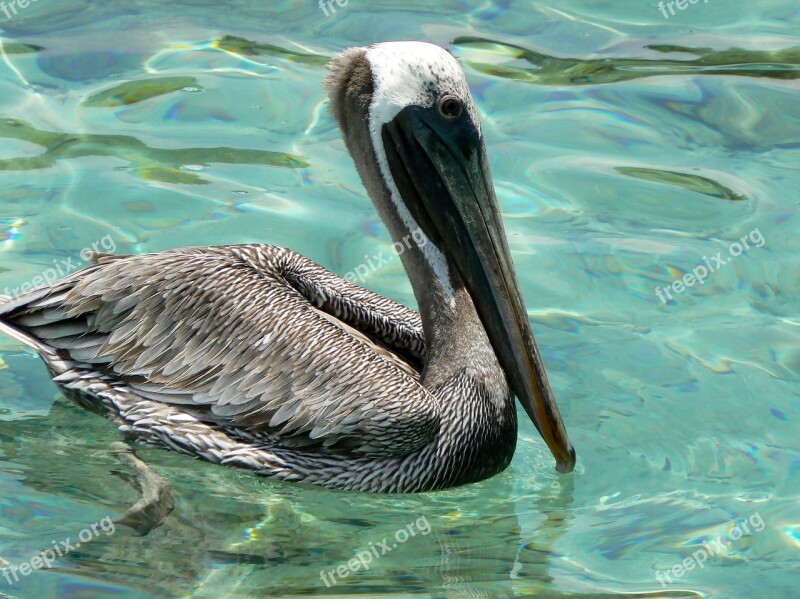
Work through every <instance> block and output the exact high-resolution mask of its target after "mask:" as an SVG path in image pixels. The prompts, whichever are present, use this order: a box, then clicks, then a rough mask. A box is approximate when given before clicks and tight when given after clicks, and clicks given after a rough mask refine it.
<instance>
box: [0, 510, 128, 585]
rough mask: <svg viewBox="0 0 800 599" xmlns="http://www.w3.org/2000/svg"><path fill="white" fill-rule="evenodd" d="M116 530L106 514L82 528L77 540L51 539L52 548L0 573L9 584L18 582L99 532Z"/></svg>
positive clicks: (50, 564) (48, 565) (111, 532)
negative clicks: (21, 577) (22, 577)
mask: <svg viewBox="0 0 800 599" xmlns="http://www.w3.org/2000/svg"><path fill="white" fill-rule="evenodd" d="M116 530H117V529H116V527H115V526H114V521H113V520H112V519H111V518H110V517H109V516H106V517H105V518H103V519H102V520H100V521H99V522H95V523H94V524H92V525H91V526H89V527H88V528H84V529H83V530H82V531H80V532H79V533H78V540H77V541H75V542H74V543H73V542H72V537H67V539H66V540H64V541H58V542H56V541H51V543H52V544H53V548H52V549H45V550H44V551H40V552H39V553H38V554H36V555H34V556H33V557H32V558H31V559H29V560H28V561H27V562H24V563H22V564H19V565H18V566H8V567H6V568H3V569H2V570H0V574H2V575H3V578H5V579H6V582H7V583H8V584H9V585H13V584H14V583H15V582H19V580H20V576H29V575H30V574H32V573H33V572H36V570H41V569H42V568H46V569H49V568H52V567H53V564H54V563H55V561H56V560H57V559H58V558H60V557H64V556H65V555H67V554H68V553H69V552H70V551H74V550H75V549H78V548H79V547H80V546H81V543H88V542H89V541H91V540H92V539H94V538H95V537H99V536H100V533H101V532H104V533H105V535H106V536H111V535H113V534H114V533H115V532H116Z"/></svg>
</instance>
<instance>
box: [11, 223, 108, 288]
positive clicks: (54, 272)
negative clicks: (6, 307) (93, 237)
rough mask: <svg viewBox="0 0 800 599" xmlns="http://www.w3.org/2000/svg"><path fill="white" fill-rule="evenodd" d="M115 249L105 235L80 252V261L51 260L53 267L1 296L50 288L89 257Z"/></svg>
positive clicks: (68, 259) (70, 259)
mask: <svg viewBox="0 0 800 599" xmlns="http://www.w3.org/2000/svg"><path fill="white" fill-rule="evenodd" d="M116 249H117V244H116V243H114V239H113V238H112V237H111V235H106V236H105V237H103V238H102V239H99V240H98V241H95V242H94V243H92V244H91V246H89V247H87V248H84V249H83V250H81V252H80V259H76V258H74V257H73V256H70V257H68V258H66V259H60V258H57V259H55V260H53V266H52V267H51V268H46V269H45V270H43V271H42V273H41V274H39V275H36V276H35V277H33V278H32V279H31V280H30V281H28V282H27V283H23V284H22V285H20V286H19V287H6V288H5V289H3V295H8V296H10V297H16V296H18V295H20V294H22V293H27V292H28V291H33V290H34V289H38V288H39V287H44V286H45V285H47V286H48V287H52V286H53V283H55V282H56V281H58V280H59V279H61V278H63V277H66V276H67V275H68V274H70V273H72V272H74V271H76V270H78V269H80V268H81V267H82V266H83V265H84V264H85V263H87V262H89V259H90V258H91V255H92V254H94V253H96V252H101V251H103V252H112V253H113V252H114V251H116Z"/></svg>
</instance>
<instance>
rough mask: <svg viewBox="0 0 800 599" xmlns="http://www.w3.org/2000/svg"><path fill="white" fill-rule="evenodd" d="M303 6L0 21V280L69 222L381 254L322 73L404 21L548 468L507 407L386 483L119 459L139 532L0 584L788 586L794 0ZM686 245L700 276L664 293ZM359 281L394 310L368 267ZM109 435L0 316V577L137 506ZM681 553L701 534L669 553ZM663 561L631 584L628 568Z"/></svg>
mask: <svg viewBox="0 0 800 599" xmlns="http://www.w3.org/2000/svg"><path fill="white" fill-rule="evenodd" d="M15 6H16V5H15ZM334 9H335V12H333V10H334ZM326 10H327V11H328V16H326V15H325V13H324V12H323V10H322V9H320V7H319V6H318V5H317V3H316V2H315V1H314V0H308V1H294V0H293V1H283V2H266V1H255V0H253V1H244V0H229V1H227V2H218V1H214V2H212V1H210V0H182V1H174V2H156V1H153V0H141V1H131V0H128V1H126V2H121V1H118V0H104V2H93V3H85V2H78V1H76V0H38V1H37V2H34V3H31V4H30V5H29V6H27V7H26V8H19V9H18V12H17V14H16V15H13V14H11V18H10V19H8V18H7V17H6V16H5V15H4V14H3V13H2V12H0V30H2V33H1V35H2V52H0V293H3V292H4V291H3V290H4V288H6V287H7V288H8V291H7V292H6V293H13V292H14V291H15V289H19V288H20V287H21V286H22V285H23V284H26V283H28V284H30V283H31V282H32V281H34V280H35V278H36V277H38V276H42V273H44V272H46V271H47V269H49V268H52V267H54V266H55V267H61V265H64V269H66V268H73V267H77V266H78V265H79V263H80V262H82V260H81V251H82V250H83V249H85V248H91V247H92V245H93V244H97V245H98V246H99V247H100V249H115V250H116V251H117V252H128V253H131V252H147V251H155V250H161V249H165V248H170V247H175V246H181V245H194V244H208V243H240V242H269V243H274V244H279V245H286V246H290V247H292V248H293V249H295V250H297V251H299V252H302V253H303V254H305V255H307V256H309V257H310V258H312V259H314V260H316V261H317V262H319V263H321V264H323V265H324V266H326V267H328V268H330V269H332V270H334V271H336V272H339V273H342V274H344V273H346V272H348V271H350V270H351V269H353V268H354V267H355V266H356V265H358V264H360V263H362V262H363V261H364V256H365V255H367V256H373V255H376V254H378V253H379V252H380V251H384V252H386V254H387V255H388V254H389V250H390V249H391V246H390V240H389V238H388V235H387V233H386V231H385V230H384V228H383V226H382V224H381V223H380V221H379V220H378V218H377V216H376V213H375V211H374V209H373V207H372V205H371V203H370V202H369V200H368V199H367V198H366V197H365V195H364V192H363V190H362V187H361V185H360V182H359V181H358V178H357V176H356V173H355V170H354V168H353V166H352V163H351V162H350V159H349V157H348V156H347V154H346V152H345V150H344V146H343V144H342V141H341V139H340V136H339V133H338V130H337V128H336V127H335V125H334V123H333V121H332V120H331V118H330V117H329V116H328V114H327V112H326V107H325V105H324V98H323V94H322V91H321V80H322V77H323V76H324V68H323V65H324V63H325V61H326V60H327V58H328V57H330V56H331V55H332V54H334V53H335V52H337V51H339V50H341V49H343V48H345V47H347V46H351V45H363V44H365V43H369V42H372V41H383V40H390V39H424V40H429V41H434V42H437V43H440V44H442V45H445V46H447V47H448V48H449V49H450V50H451V51H452V52H453V53H454V54H455V55H456V56H457V57H458V58H459V59H460V60H461V61H462V63H463V64H464V65H465V69H466V72H467V76H468V78H469V80H470V83H471V85H472V90H473V94H474V96H475V99H476V102H477V104H478V107H479V111H480V114H481V118H482V119H483V124H484V132H485V136H486V141H487V147H488V152H489V155H490V160H491V163H492V168H493V173H494V178H495V182H496V186H497V191H498V196H499V199H500V202H501V205H502V210H503V213H504V216H505V222H506V228H507V231H508V233H509V236H510V244H511V249H512V251H513V254H514V258H515V261H516V264H517V268H518V272H519V276H520V279H521V283H522V286H523V291H524V294H525V298H526V301H527V304H528V307H529V309H530V317H531V320H532V322H533V324H534V327H535V331H536V333H537V338H538V341H539V345H540V347H541V348H542V351H543V355H544V360H545V363H546V364H547V367H548V370H549V373H550V379H551V382H552V384H553V388H554V391H555V394H556V396H557V398H558V400H559V403H560V405H561V409H562V412H563V414H564V417H565V420H566V422H567V425H568V428H569V430H570V434H571V437H572V440H573V442H574V444H575V446H576V449H577V451H578V456H579V461H578V467H577V469H576V471H575V473H574V474H572V475H569V476H557V475H556V474H555V473H554V470H553V467H552V460H551V458H550V457H549V455H548V454H547V452H546V449H545V447H544V444H543V443H542V441H541V440H540V439H539V438H538V436H537V434H536V432H535V430H534V429H533V426H532V425H531V424H530V423H528V422H527V421H526V419H523V425H522V428H521V431H520V438H519V444H518V449H517V454H516V456H515V458H514V461H513V464H512V466H511V468H509V469H508V470H507V471H506V472H504V473H502V474H500V475H498V476H497V477H495V478H493V479H491V480H487V481H484V482H482V483H479V484H475V485H471V486H468V487H464V488H458V489H452V490H449V491H446V492H441V493H431V494H425V495H418V496H413V495H406V496H394V497H392V496H375V495H361V494H354V493H342V492H332V491H327V490H324V489H317V488H308V487H303V486H295V485H289V484H281V483H275V482H271V481H269V480H265V479H261V478H258V477H255V476H252V475H250V474H248V473H246V472H241V471H236V470H232V469H227V468H223V467H219V466H214V465H210V464H205V463H200V462H197V461H193V460H191V459H190V458H187V457H185V456H181V455H177V454H175V453H172V452H168V451H164V450H159V449H143V450H140V451H139V455H140V457H142V458H143V459H144V460H145V461H146V462H147V463H148V464H150V465H151V466H152V467H153V468H154V469H156V470H157V471H158V472H159V473H160V474H161V475H162V476H163V477H165V478H166V479H167V480H169V481H170V483H171V484H172V486H173V494H174V497H175V501H176V504H177V505H176V509H175V511H174V513H173V514H172V516H171V517H170V518H169V519H168V520H167V522H166V523H165V525H164V526H162V527H161V528H159V529H157V530H156V531H154V532H152V533H151V534H150V535H148V536H146V537H140V536H137V535H135V534H134V533H133V532H132V531H130V530H129V529H125V528H123V527H118V528H116V530H115V532H114V533H113V534H105V532H103V531H102V530H100V531H99V532H98V534H96V535H93V537H94V538H92V539H91V541H90V542H87V543H83V544H82V545H81V546H80V548H76V549H75V550H73V551H71V552H70V553H69V555H67V556H66V557H63V558H61V559H58V560H56V561H55V562H54V563H53V565H52V568H51V569H49V570H44V569H42V570H39V571H36V572H33V573H31V574H30V575H28V576H23V577H20V580H19V581H13V584H10V585H9V584H8V583H7V582H6V580H5V579H4V578H2V576H0V597H14V598H24V599H28V598H31V599H42V598H49V597H59V598H61V597H63V598H69V599H73V598H74V599H78V598H81V599H82V598H90V597H92V598H93V597H106V596H109V597H124V598H133V597H143V598H155V597H159V598H161V597H181V598H184V597H186V598H188V597H201V598H206V597H207V598H209V599H212V598H213V599H216V598H219V597H242V598H244V597H253V598H256V597H267V596H283V597H290V596H301V595H313V594H320V595H328V596H347V595H364V596H367V597H381V596H389V595H394V596H404V597H409V596H415V597H521V596H539V597H573V596H580V597H606V596H615V595H617V594H621V593H629V595H626V596H628V597H630V596H637V597H638V596H647V597H720V598H749V597H758V598H759V599H772V598H783V597H789V598H794V597H796V596H798V589H800V568H799V567H798V566H797V564H798V561H799V559H798V558H800V507H799V502H798V496H800V477H799V476H798V474H800V441H799V439H800V435H798V423H800V401H799V399H800V391H799V389H800V387H798V380H800V301H798V299H797V298H798V297H800V269H798V260H797V256H798V252H800V241H799V240H800V236H798V231H799V228H798V206H799V204H800V169H799V168H798V167H799V166H800V102H798V98H799V97H800V94H799V92H800V30H798V26H799V25H800V11H799V10H798V5H797V2H793V1H790V0H765V1H762V0H759V1H758V2H749V3H743V2H735V1H733V0H710V1H709V2H708V3H704V2H699V3H697V4H693V5H691V4H687V5H686V8H685V9H684V10H680V9H678V8H677V6H676V7H674V9H673V10H675V15H674V16H669V13H667V14H668V16H669V18H664V16H663V14H662V13H661V11H660V10H659V8H658V3H657V2H654V1H653V0H641V1H639V0H620V1H615V2H610V1H604V0H566V1H559V2H555V1H539V0H534V1H529V2H512V1H510V0H501V1H496V2H491V1H488V0H487V1H482V2H478V1H475V2H472V1H466V0H464V1H455V0H454V1H445V2H441V3H429V2H423V1H422V0H410V1H405V2H398V1H397V0H394V1H391V2H389V1H379V2H366V1H365V0H349V2H348V3H347V4H346V6H343V7H341V6H338V5H336V4H335V3H334V4H333V5H331V7H328V8H326ZM0 11H2V8H1V7H0ZM742 238H745V239H746V240H747V244H748V245H749V249H747V250H746V251H743V252H741V255H734V254H735V253H738V250H737V246H733V247H732V246H731V244H733V243H734V242H737V243H739V244H740V245H743V242H742V241H741V240H742ZM731 248H732V250H733V253H731ZM741 249H744V247H742V248H741ZM714 256H718V258H719V259H720V260H722V261H723V262H724V266H720V267H719V268H718V270H716V271H715V272H712V273H710V274H709V275H708V276H707V278H706V279H705V280H704V283H703V285H699V284H694V285H692V286H690V287H688V288H686V289H685V290H683V291H682V292H678V291H677V289H680V285H678V287H677V288H676V287H675V286H673V281H675V280H678V279H680V278H682V277H684V276H685V275H686V274H687V273H693V272H694V273H700V274H702V271H701V270H698V269H699V267H701V266H704V267H705V268H706V269H708V268H709V267H708V265H711V266H712V267H713V266H715V265H716V264H717V263H716V261H715V260H714V259H713V257H714ZM70 259H71V262H69V260H70ZM54 261H55V262H54ZM65 261H66V264H65ZM62 270H63V269H62ZM363 284H364V285H366V286H368V287H369V288H371V289H373V290H375V291H378V292H380V293H383V294H386V295H389V296H391V297H393V298H395V299H397V300H399V301H402V302H405V303H408V304H410V305H413V296H412V294H411V290H410V287H409V284H408V282H407V280H406V278H405V276H404V272H403V270H402V268H401V266H400V264H399V262H398V261H397V259H394V260H393V261H391V262H390V263H388V264H386V265H383V266H381V267H380V268H379V269H378V270H377V271H375V272H372V273H370V274H369V276H368V277H367V278H366V280H364V282H363ZM656 288H659V289H661V290H662V291H661V295H662V296H664V294H665V292H664V291H663V290H664V289H666V288H669V289H670V295H671V300H670V299H669V298H668V297H666V296H665V300H668V301H666V302H662V301H661V300H660V299H659V297H658V294H657V293H656V291H655V290H656ZM119 438H120V437H119V434H118V433H117V432H116V430H115V428H114V427H113V425H111V424H110V423H108V422H106V421H105V420H103V419H102V418H100V417H98V416H95V415H93V414H90V413H87V412H85V411H82V410H81V409H79V408H78V407H75V406H74V405H72V404H71V403H70V402H69V401H67V400H65V399H64V398H63V397H62V396H61V395H60V394H59V392H58V390H57V389H56V387H55V386H54V385H53V384H52V383H50V382H49V380H48V377H47V374H46V372H45V369H44V367H43V366H42V364H41V362H40V361H39V360H38V359H37V358H36V357H35V356H33V355H32V354H31V353H30V352H29V351H26V350H25V349H23V348H22V347H21V346H19V345H18V344H16V343H14V342H12V341H11V340H10V339H8V338H6V337H3V338H0V567H2V566H4V565H6V564H9V565H14V566H19V565H20V564H23V563H25V562H27V561H29V560H31V558H33V557H34V556H35V555H36V554H37V553H39V552H40V551H42V550H45V549H49V548H50V547H51V546H52V545H53V542H54V541H55V542H56V543H58V542H59V541H62V540H67V539H68V538H71V539H72V542H73V543H74V542H75V541H76V539H77V537H78V535H79V533H81V532H82V531H84V530H86V529H87V527H89V526H90V525H92V524H93V523H98V522H101V521H102V519H104V518H105V517H107V516H114V515H117V514H119V513H121V512H122V511H124V510H125V509H126V507H127V506H128V505H130V504H131V503H133V502H134V501H136V499H137V492H136V490H135V489H134V487H132V486H131V485H130V484H128V483H127V482H126V481H125V480H124V479H123V477H122V476H120V474H123V473H125V472H126V469H125V468H124V467H123V466H121V465H120V464H119V463H118V461H117V460H116V458H115V457H114V455H113V454H112V452H111V451H110V449H109V444H110V443H111V442H113V441H116V440H119ZM420 519H422V520H420ZM420 522H422V523H427V524H429V528H427V527H426V528H425V530H427V531H428V532H427V533H426V534H423V532H422V529H420V528H419V527H418V526H417V524H418V523H420ZM744 522H747V526H745V524H744ZM407 525H411V526H412V529H413V530H414V531H415V532H416V534H415V535H414V536H410V537H409V538H408V540H407V541H406V542H404V543H397V546H396V547H392V548H391V550H390V551H389V552H387V553H386V554H385V555H379V556H378V557H375V559H374V560H373V561H372V563H371V564H369V569H364V568H359V570H358V571H357V572H355V573H351V572H350V570H349V569H348V568H347V567H344V571H346V572H348V575H347V577H345V578H342V579H341V580H339V578H337V582H336V584H332V585H331V586H330V587H328V586H326V584H325V582H324V581H323V580H322V579H321V577H320V571H321V570H325V571H331V570H335V569H336V568H337V567H338V566H342V564H347V561H348V560H349V559H351V558H352V557H353V556H354V555H356V554H358V553H360V552H362V551H369V550H370V549H371V548H372V547H377V546H378V544H379V543H380V542H383V541H384V539H387V541H388V544H389V545H390V546H391V545H392V544H393V539H394V538H395V534H396V531H398V530H399V529H404V528H406V526H407ZM745 528H746V530H744V529H745ZM406 530H408V529H406ZM740 534H741V538H737V539H736V540H731V541H730V542H728V540H729V539H730V538H731V537H739V536H740ZM718 547H721V548H722V549H721V550H715V549H717V548H718ZM701 550H702V551H704V552H706V553H708V550H712V551H713V553H714V554H713V555H712V556H709V557H708V559H707V560H706V561H703V562H702V563H700V561H697V560H698V559H700V558H701V557H702V554H699V553H698V551H701ZM381 551H383V549H381V550H379V551H378V553H380V552H381ZM694 555H697V556H699V557H698V558H694V557H692V556H694ZM684 560H689V561H688V562H686V563H687V564H688V565H691V566H692V567H691V569H690V570H687V571H686V572H685V573H683V576H682V578H680V579H676V578H674V577H673V578H672V580H673V582H672V584H666V585H664V586H663V587H662V584H661V582H659V580H658V579H657V577H656V574H657V573H659V572H663V571H666V570H669V569H671V568H673V567H677V566H680V565H681V564H682V563H684ZM692 560H695V561H694V562H692ZM0 572H2V571H0ZM662 579H663V575H662ZM640 593H641V594H640ZM647 593H650V594H647Z"/></svg>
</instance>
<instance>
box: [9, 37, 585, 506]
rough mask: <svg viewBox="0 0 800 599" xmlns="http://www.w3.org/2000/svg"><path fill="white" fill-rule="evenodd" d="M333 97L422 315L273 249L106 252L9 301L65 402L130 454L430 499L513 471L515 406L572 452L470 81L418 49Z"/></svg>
mask: <svg viewBox="0 0 800 599" xmlns="http://www.w3.org/2000/svg"><path fill="white" fill-rule="evenodd" d="M329 69H330V74H329V75H328V77H327V78H326V80H325V87H326V90H327V94H328V98H329V100H330V108H331V112H332V114H333V116H334V118H335V119H336V121H337V122H338V124H339V126H340V128H341V130H342V133H343V137H344V141H345V145H346V147H347V149H348V151H349V152H350V154H351V156H352V157H353V160H354V162H355V165H356V167H357V170H358V173H359V175H360V177H361V180H362V181H363V183H364V186H365V187H366V189H367V191H368V193H369V195H370V197H371V199H372V201H373V203H374V204H375V206H376V208H377V210H378V213H379V215H380V217H381V218H382V220H383V222H384V223H385V224H386V226H387V227H388V229H389V232H390V234H391V237H392V239H393V240H394V241H395V242H401V241H402V240H410V239H412V240H413V242H412V243H409V244H407V245H410V247H409V248H408V250H407V251H404V252H403V253H402V255H401V260H402V263H403V266H404V268H405V270H406V272H407V273H408V277H409V279H410V281H411V285H412V287H413V290H414V295H415V297H416V300H417V303H418V306H419V313H417V312H415V311H413V310H411V309H409V308H407V307H405V306H403V305H401V304H399V303H396V302H394V301H392V300H390V299H387V298H385V297H381V296H380V295H377V294H375V293H373V292H371V291H368V290H366V289H363V288H361V287H359V286H356V285H354V284H353V283H351V282H350V281H349V280H347V279H345V278H343V277H341V276H339V275H337V274H334V273H332V272H330V271H328V270H326V269H324V268H322V267H321V266H319V265H318V264H316V263H314V262H312V261H311V260H309V259H307V258H305V257H303V256H301V255H300V254H297V253H295V252H293V251H291V250H289V249H285V248H281V247H276V246H272V245H260V244H251V245H227V246H203V247H188V248H180V249H173V250H168V251H163V252H159V253H153V254H145V255H113V254H101V253H96V254H94V255H93V257H92V260H91V265H89V266H88V267H86V268H85V269H83V270H81V271H78V272H76V273H73V274H72V275H69V276H67V277H66V278H64V279H62V280H60V281H58V282H56V283H54V284H53V285H52V286H50V287H47V288H41V289H38V290H34V291H31V292H28V293H26V294H24V295H22V296H19V297H17V298H13V299H12V298H4V301H3V302H2V303H0V330H2V331H4V332H5V333H6V334H9V335H11V336H12V337H14V338H15V339H17V340H18V341H20V342H22V343H24V344H26V345H28V346H30V347H32V348H33V349H34V350H36V351H37V352H38V353H39V354H40V355H41V357H42V358H43V360H44V362H45V363H46V365H47V368H48V369H49V371H50V374H51V375H52V377H53V380H54V381H55V383H57V384H58V385H59V386H60V387H61V389H62V390H63V391H64V392H65V394H66V395H68V396H69V397H71V398H72V399H74V400H75V401H77V402H78V403H79V404H80V405H82V406H84V407H86V408H89V409H92V410H94V411H96V412H100V413H102V414H104V415H105V416H107V417H108V418H110V419H111V420H112V421H114V422H115V423H116V424H117V425H118V427H119V429H120V431H121V432H122V433H123V434H124V435H125V436H126V437H127V438H128V439H132V440H135V441H138V442H143V443H146V444H152V445H159V446H162V447H167V448H171V449H174V450H177V451H180V452H184V453H186V454H190V455H193V456H196V457H199V458H203V459H205V460H208V461H211V462H215V463H219V464H225V465H229V466H235V467H241V468H246V469H250V470H252V471H254V472H255V473H257V474H260V475H264V476H268V477H272V478H275V479H280V480H284V481H293V482H302V483H311V484H317V485H322V486H326V487H331V488H338V489H345V490H359V491H371V492H417V491H429V490H435V489H443V488H447V487H452V486H456V485H462V484H466V483H470V482H474V481H479V480H482V479H485V478H488V477H491V476H493V475H495V474H497V473H498V472H500V471H502V470H503V469H505V468H506V467H507V466H508V465H509V463H510V462H511V458H512V456H513V454H514V449H515V446H516V440H517V413H516V406H515V403H514V397H516V398H517V399H518V400H519V402H520V404H521V405H522V407H523V408H524V410H525V411H526V412H527V414H528V416H529V417H530V418H531V420H532V421H533V423H534V425H535V426H536V428H537V430H538V431H539V433H540V434H541V436H542V438H543V439H544V441H545V443H546V444H547V446H548V448H549V449H550V452H551V453H552V455H553V456H554V458H555V461H556V467H557V470H559V471H560V472H569V471H571V470H572V469H573V467H574V465H575V459H576V458H575V451H574V449H573V447H572V444H571V443H570V441H569V438H568V436H567V432H566V429H565V426H564V423H563V421H562V418H561V415H560V413H559V410H558V407H557V405H556V402H555V399H554V397H553V393H552V391H551V389H550V385H549V383H548V380H547V375H546V374H545V369H544V365H543V362H542V358H541V356H540V354H539V350H538V348H537V345H536V342H535V340H534V337H533V332H532V330H531V326H530V322H529V319H528V316H527V312H526V309H525V305H524V302H523V299H522V294H521V291H520V288H519V283H518V282H517V278H516V275H515V272H514V268H513V265H512V260H511V253H510V251H509V248H508V243H507V240H506V236H505V233H504V230H503V224H502V220H501V216H500V211H499V208H498V204H497V198H496V196H495V192H494V187H493V184H492V177H491V174H490V172H489V167H488V162H487V157H486V149H485V146H484V140H483V134H482V133H481V126H480V122H479V119H478V113H477V110H476V107H475V104H474V102H473V100H472V97H471V95H470V92H469V88H468V87H467V82H466V77H465V75H464V72H463V71H462V69H461V67H460V66H459V64H458V62H457V61H456V59H455V58H454V57H453V56H451V55H450V54H449V53H448V52H447V51H445V50H444V49H442V48H440V47H438V46H435V45H432V44H428V43H422V42H391V43H379V44H374V45H371V46H367V47H361V48H350V49H348V50H346V51H345V52H343V53H342V54H339V55H338V56H336V57H335V58H334V59H333V60H332V62H331V63H330V65H329Z"/></svg>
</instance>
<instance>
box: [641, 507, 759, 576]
mask: <svg viewBox="0 0 800 599" xmlns="http://www.w3.org/2000/svg"><path fill="white" fill-rule="evenodd" d="M751 526H752V527H753V532H761V531H762V530H764V528H765V527H766V525H765V524H764V519H763V518H762V517H761V514H759V513H758V512H756V513H754V514H751V515H750V516H749V517H747V518H742V519H741V520H737V521H736V523H735V524H734V526H733V528H731V531H730V532H729V533H728V534H727V535H722V536H721V537H718V538H716V539H711V540H710V541H709V542H708V543H706V544H704V545H703V546H702V547H701V548H700V549H698V550H697V551H695V552H694V553H693V554H692V555H691V556H690V557H687V558H686V559H684V560H683V561H682V562H681V563H680V564H675V565H674V566H673V567H672V568H670V569H669V570H657V571H656V580H658V581H659V582H660V583H661V586H662V587H664V588H665V587H666V586H667V585H668V584H672V583H673V580H672V578H673V577H675V578H681V577H683V575H684V574H686V572H689V571H690V570H694V569H695V567H696V566H700V568H705V564H706V560H707V559H708V558H709V557H714V556H715V555H723V554H726V553H730V552H731V551H730V548H731V547H732V546H733V542H734V541H738V540H739V539H741V538H742V537H743V536H745V535H750V534H752V533H751V532H750V527H751Z"/></svg>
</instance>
